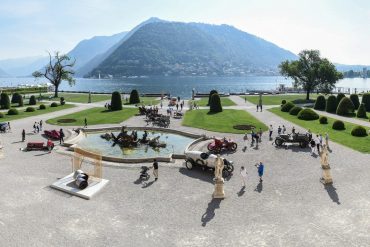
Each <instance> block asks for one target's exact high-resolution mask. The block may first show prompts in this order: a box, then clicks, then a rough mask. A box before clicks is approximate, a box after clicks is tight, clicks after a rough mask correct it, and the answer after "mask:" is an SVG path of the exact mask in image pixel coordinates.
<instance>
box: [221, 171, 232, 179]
mask: <svg viewBox="0 0 370 247" xmlns="http://www.w3.org/2000/svg"><path fill="white" fill-rule="evenodd" d="M228 176H230V172H229V171H228V170H226V169H223V170H222V177H224V178H227V177H228Z"/></svg>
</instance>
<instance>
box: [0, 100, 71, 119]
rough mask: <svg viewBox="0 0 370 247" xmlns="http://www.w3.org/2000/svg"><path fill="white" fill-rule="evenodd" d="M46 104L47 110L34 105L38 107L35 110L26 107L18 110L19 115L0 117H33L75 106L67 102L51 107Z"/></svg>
mask: <svg viewBox="0 0 370 247" xmlns="http://www.w3.org/2000/svg"><path fill="white" fill-rule="evenodd" d="M45 106H46V109H45V110H39V108H38V107H37V106H36V107H35V106H34V108H35V109H36V110H35V111H34V112H26V109H24V110H18V111H19V114H18V115H8V114H4V118H0V122H8V121H12V120H16V119H21V118H26V117H33V116H37V115H41V114H46V113H50V112H55V111H61V110H65V109H68V108H72V107H74V105H70V104H65V105H63V106H61V105H59V106H58V107H50V105H49V104H45Z"/></svg>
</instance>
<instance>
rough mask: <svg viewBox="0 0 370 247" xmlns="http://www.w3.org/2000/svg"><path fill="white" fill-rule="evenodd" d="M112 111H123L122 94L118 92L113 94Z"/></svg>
mask: <svg viewBox="0 0 370 247" xmlns="http://www.w3.org/2000/svg"><path fill="white" fill-rule="evenodd" d="M110 109H111V111H119V110H122V99H121V94H120V93H119V92H117V91H114V92H113V93H112V98H111V101H110Z"/></svg>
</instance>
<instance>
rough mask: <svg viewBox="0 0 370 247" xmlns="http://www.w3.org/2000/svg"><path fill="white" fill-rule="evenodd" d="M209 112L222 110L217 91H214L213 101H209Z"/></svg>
mask: <svg viewBox="0 0 370 247" xmlns="http://www.w3.org/2000/svg"><path fill="white" fill-rule="evenodd" d="M209 112H210V113H218V112H222V106H221V99H220V96H219V95H218V94H217V93H214V94H212V96H211V101H210V102H209Z"/></svg>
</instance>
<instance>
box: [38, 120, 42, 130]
mask: <svg viewBox="0 0 370 247" xmlns="http://www.w3.org/2000/svg"><path fill="white" fill-rule="evenodd" d="M39 125H40V130H41V131H42V120H40V123H39Z"/></svg>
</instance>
